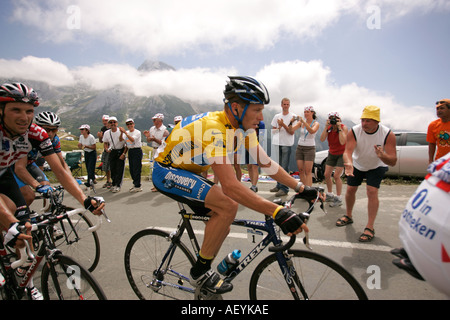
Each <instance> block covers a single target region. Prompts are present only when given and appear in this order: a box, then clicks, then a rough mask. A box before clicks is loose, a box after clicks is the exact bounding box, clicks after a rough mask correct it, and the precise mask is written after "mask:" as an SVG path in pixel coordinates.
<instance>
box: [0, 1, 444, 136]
mask: <svg viewBox="0 0 450 320" xmlns="http://www.w3.org/2000/svg"><path fill="white" fill-rule="evenodd" d="M233 1H234V0H230V1H227V2H218V1H205V0H192V1H189V2H186V1H179V0H168V1H164V2H163V1H142V0H131V1H114V0H110V1H103V0H94V1H86V0H58V1H57V0H48V1H31V0H16V1H1V2H0V27H1V29H2V30H3V32H2V40H3V41H2V43H3V44H2V49H1V50H0V72H1V73H0V74H3V75H4V76H6V77H8V78H14V77H20V78H23V79H36V80H42V81H46V82H49V83H51V84H53V85H58V84H61V85H63V84H64V85H73V84H75V83H77V82H78V81H83V82H85V83H90V84H91V85H92V86H93V87H94V88H96V89H105V88H108V87H111V86H114V85H118V84H120V85H124V86H125V87H127V88H129V90H134V91H135V93H136V94H140V95H150V94H155V93H170V94H175V95H177V96H180V97H181V98H185V99H188V100H208V101H217V102H218V103H220V102H221V91H222V89H223V86H224V84H225V81H226V76H227V75H229V74H241V75H250V76H255V77H257V78H258V79H260V80H262V81H263V82H264V83H265V84H266V86H267V87H268V89H269V91H270V93H271V97H272V103H271V105H270V106H269V107H271V108H278V107H279V101H280V100H281V98H282V97H284V96H288V97H290V98H291V105H292V109H293V110H294V111H295V112H297V113H301V112H302V110H303V107H304V106H306V105H311V104H312V105H314V106H316V109H318V110H319V113H322V114H326V113H328V112H329V111H339V112H340V113H341V115H342V116H343V117H344V118H349V119H351V120H353V121H358V118H359V115H360V113H361V111H362V108H363V107H364V105H367V104H376V105H379V106H380V107H381V108H382V121H383V120H384V122H386V123H387V124H389V125H391V126H392V127H395V128H396V129H420V130H426V125H427V123H428V122H430V121H432V120H434V119H435V118H436V116H435V112H434V102H435V101H436V100H439V99H441V98H450V93H449V90H450V77H449V76H447V75H450V59H449V54H448V53H449V52H450V50H449V49H450V48H449V47H450V44H449V42H448V34H449V31H450V19H449V17H450V1H444V0H441V1H439V0H428V1H427V0H422V1H417V0H410V1H405V0H391V1H388V0H380V1H376V0H365V1H363V0H341V1H334V0H315V1H306V0H305V1H301V0H296V1H292V0H281V1H269V0H247V1H245V2H242V1H236V3H235V4H233ZM368 23H369V25H372V26H373V25H374V23H375V25H376V26H377V28H376V29H371V28H369V27H368ZM370 23H372V24H370ZM146 58H151V59H154V60H161V61H164V62H166V63H168V64H170V65H172V66H174V67H175V68H176V69H177V72H176V73H165V74H158V75H151V76H150V75H145V76H143V75H140V74H138V73H137V72H136V71H135V68H137V67H138V66H139V65H140V64H141V63H142V62H143V61H144V60H145V59H146ZM38 78H39V79H38ZM405 115H407V116H408V120H407V121H405V119H404V116H405Z"/></svg>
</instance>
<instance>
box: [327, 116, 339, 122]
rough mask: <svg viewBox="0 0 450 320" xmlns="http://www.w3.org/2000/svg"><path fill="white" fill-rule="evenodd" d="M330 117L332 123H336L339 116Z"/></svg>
mask: <svg viewBox="0 0 450 320" xmlns="http://www.w3.org/2000/svg"><path fill="white" fill-rule="evenodd" d="M328 119H329V120H330V124H336V123H337V118H336V117H335V116H331V117H329V118H328Z"/></svg>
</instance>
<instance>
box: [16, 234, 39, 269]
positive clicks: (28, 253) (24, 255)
mask: <svg viewBox="0 0 450 320" xmlns="http://www.w3.org/2000/svg"><path fill="white" fill-rule="evenodd" d="M23 228H24V229H25V227H23ZM23 242H25V247H22V248H19V253H20V259H19V260H16V261H14V262H13V263H11V268H13V269H17V268H19V267H21V266H23V265H24V264H25V263H27V262H28V258H30V259H31V260H33V259H34V253H33V251H32V250H31V248H30V244H29V243H28V241H26V240H24V241H23Z"/></svg>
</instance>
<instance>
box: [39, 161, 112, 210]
mask: <svg viewBox="0 0 450 320" xmlns="http://www.w3.org/2000/svg"><path fill="white" fill-rule="evenodd" d="M44 158H45V160H46V161H47V163H48V164H49V165H50V168H52V171H53V172H54V173H55V175H56V178H57V179H58V181H59V182H60V183H61V185H62V186H63V187H64V189H66V190H67V191H68V192H69V193H70V194H71V195H72V196H73V197H74V198H75V199H76V200H77V201H78V202H80V203H81V204H82V205H84V201H85V199H86V198H87V197H86V195H85V194H84V192H83V191H82V190H81V188H80V186H79V184H78V182H77V181H76V180H75V178H74V177H73V176H72V174H71V173H70V172H68V171H67V170H66V169H64V167H63V166H62V165H61V162H60V160H59V158H58V156H57V155H56V154H51V155H48V156H45V157H44ZM104 206H105V204H104V203H103V204H101V205H100V206H99V207H98V208H97V209H96V210H94V211H93V214H95V215H101V214H102V212H101V210H102V209H103V207H104Z"/></svg>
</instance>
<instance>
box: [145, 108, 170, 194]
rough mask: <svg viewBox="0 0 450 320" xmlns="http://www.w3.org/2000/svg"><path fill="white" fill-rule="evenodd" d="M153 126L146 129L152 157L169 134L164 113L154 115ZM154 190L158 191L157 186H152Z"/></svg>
mask: <svg viewBox="0 0 450 320" xmlns="http://www.w3.org/2000/svg"><path fill="white" fill-rule="evenodd" d="M152 120H153V126H152V127H151V128H150V130H145V131H144V136H145V137H146V138H147V142H148V143H150V146H151V147H152V148H153V151H152V157H153V156H154V155H155V151H156V149H158V147H159V146H160V145H161V143H162V142H163V140H164V139H165V138H166V137H167V136H168V135H169V131H168V130H167V127H166V126H165V125H164V124H163V120H164V115H163V114H162V113H157V114H155V115H154V116H153V118H152ZM152 191H153V192H157V190H156V188H152Z"/></svg>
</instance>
